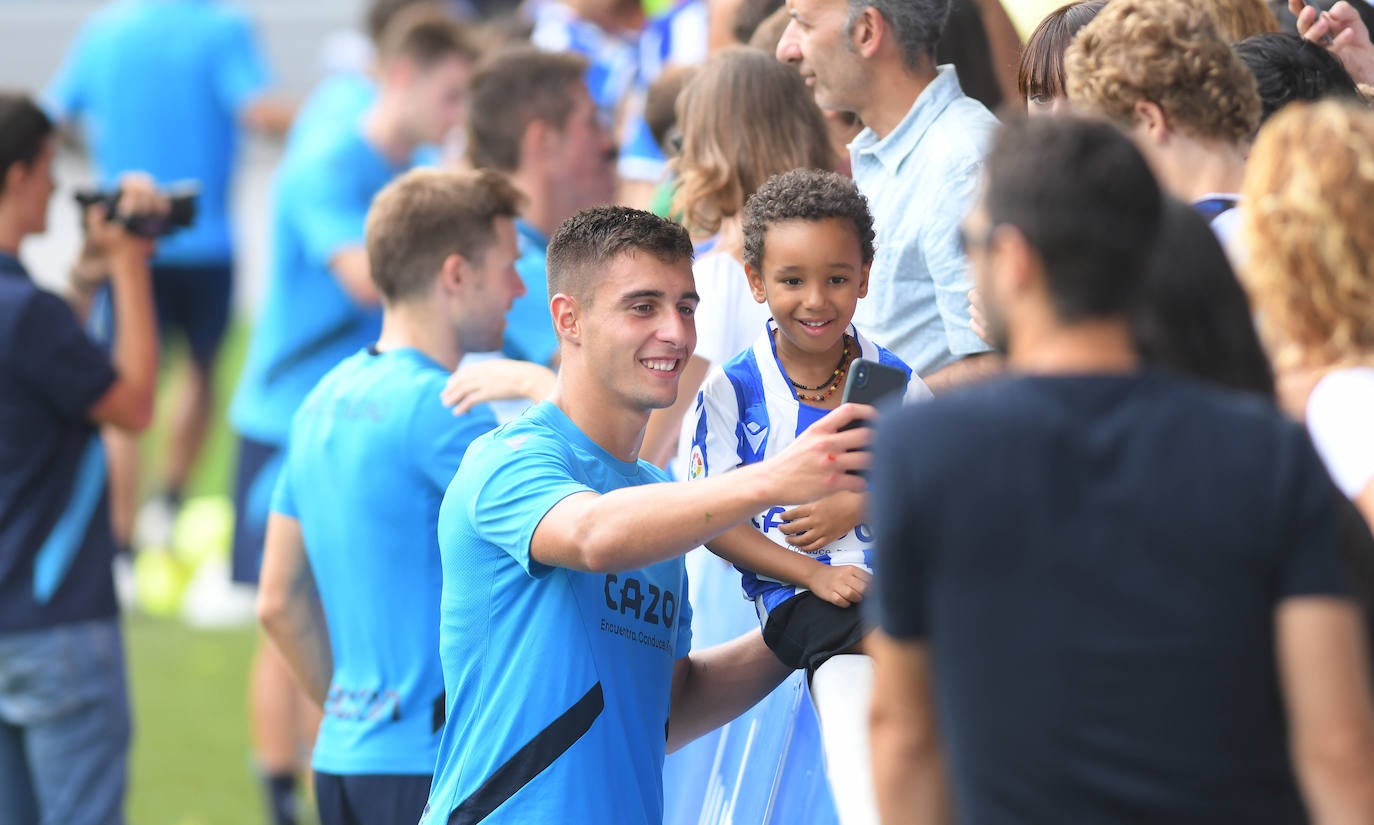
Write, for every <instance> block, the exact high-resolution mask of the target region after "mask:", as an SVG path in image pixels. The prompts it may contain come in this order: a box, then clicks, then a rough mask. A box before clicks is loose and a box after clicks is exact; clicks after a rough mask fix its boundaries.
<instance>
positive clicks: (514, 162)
mask: <svg viewBox="0 0 1374 825" xmlns="http://www.w3.org/2000/svg"><path fill="white" fill-rule="evenodd" d="M586 72H587V60H586V58H584V57H582V56H580V55H577V54H573V53H572V52H546V51H543V50H541V49H536V48H535V47H533V46H516V47H512V48H509V49H505V50H502V51H500V52H498V53H497V54H495V55H493V56H492V57H491V59H490V60H488V61H487V62H486V63H485V64H483V65H482V66H480V67H478V69H477V72H476V73H475V74H474V75H473V76H472V82H471V83H470V84H469V86H468V92H469V95H468V160H469V162H470V163H471V164H472V165H473V166H478V167H482V166H485V167H489V168H492V169H500V170H501V171H503V172H513V171H515V169H516V167H518V166H519V165H520V139H521V138H522V137H523V136H524V134H525V129H527V128H529V125H530V124H531V123H533V122H534V121H536V120H541V121H543V122H545V123H547V124H549V125H550V126H552V127H553V128H555V129H558V130H560V131H561V130H562V129H563V127H564V126H566V125H567V122H568V115H570V114H572V109H573V102H574V101H573V96H572V95H571V94H570V92H571V90H572V88H573V87H575V86H576V85H577V84H579V83H582V82H583V79H582V78H583V76H584V75H585V74H586Z"/></svg>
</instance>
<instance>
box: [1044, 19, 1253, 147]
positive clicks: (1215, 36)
mask: <svg viewBox="0 0 1374 825" xmlns="http://www.w3.org/2000/svg"><path fill="white" fill-rule="evenodd" d="M1064 71H1065V75H1066V80H1067V84H1066V85H1067V91H1068V94H1069V99H1070V100H1071V101H1072V102H1073V104H1074V105H1075V106H1077V107H1080V108H1082V109H1086V110H1089V111H1096V112H1099V113H1101V114H1103V115H1106V116H1107V117H1108V118H1111V119H1112V120H1114V121H1116V122H1117V123H1118V124H1119V125H1121V126H1123V127H1129V126H1130V125H1131V124H1132V123H1133V122H1134V117H1135V105H1136V103H1139V102H1141V101H1150V102H1153V103H1155V104H1156V105H1158V106H1159V108H1160V109H1161V110H1163V112H1164V116H1165V117H1166V118H1168V120H1169V124H1170V125H1171V126H1172V127H1173V128H1175V129H1179V130H1181V131H1183V132H1184V133H1186V134H1190V135H1192V136H1193V137H1197V138H1203V139H1211V140H1220V141H1224V142H1227V143H1239V142H1242V141H1246V140H1249V138H1250V136H1251V135H1253V134H1254V133H1255V129H1256V128H1257V127H1258V126H1259V119H1260V108H1261V106H1260V97H1259V92H1258V90H1257V89H1256V86H1255V78H1254V76H1253V75H1251V74H1250V71H1249V69H1247V68H1246V67H1245V64H1244V63H1243V62H1241V59H1240V58H1239V57H1237V56H1236V54H1235V53H1234V52H1233V51H1231V47H1230V45H1229V44H1228V43H1227V42H1226V39H1225V38H1224V37H1223V36H1222V34H1221V31H1220V29H1219V27H1218V25H1217V21H1216V18H1215V17H1214V16H1213V15H1212V14H1211V13H1210V12H1208V11H1206V10H1205V9H1204V8H1203V7H1201V6H1199V5H1198V4H1197V2H1196V0H1112V2H1110V3H1108V4H1107V7H1106V8H1105V9H1103V10H1102V12H1101V13H1100V14H1098V15H1097V17H1096V18H1094V19H1093V21H1092V22H1091V23H1089V24H1088V25H1086V26H1084V27H1083V29H1082V30H1081V31H1079V33H1078V35H1077V36H1076V37H1075V38H1074V39H1073V43H1072V44H1071V45H1070V46H1069V50H1068V52H1067V53H1066V54H1065V55H1064Z"/></svg>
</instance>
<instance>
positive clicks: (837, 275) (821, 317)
mask: <svg viewBox="0 0 1374 825" xmlns="http://www.w3.org/2000/svg"><path fill="white" fill-rule="evenodd" d="M747 269H748V272H749V286H750V288H751V289H752V290H753V293H754V300H756V301H758V302H759V303H764V302H767V304H768V309H769V311H770V312H772V313H773V320H775V321H776V322H777V324H778V332H779V333H780V335H781V336H782V337H783V338H784V339H786V341H787V343H788V344H790V345H791V347H792V348H794V349H795V350H797V351H798V354H803V353H804V354H806V355H816V356H819V355H822V354H830V353H833V352H836V351H837V349H838V348H839V347H842V346H843V336H844V333H845V330H846V329H847V328H848V327H849V322H850V320H851V319H853V317H854V309H855V307H856V306H857V305H858V303H859V299H860V298H862V297H864V295H866V294H867V293H868V266H867V265H866V264H864V262H863V251H862V248H861V247H860V244H859V237H858V234H857V233H856V232H855V229H854V223H853V222H852V221H850V220H847V219H845V218H824V219H822V220H818V221H809V220H787V221H780V222H778V223H774V224H770V225H769V226H768V228H767V229H766V230H765V234H764V242H763V260H762V266H761V267H760V268H759V269H755V268H754V267H748V268H747ZM779 343H780V344H781V342H779Z"/></svg>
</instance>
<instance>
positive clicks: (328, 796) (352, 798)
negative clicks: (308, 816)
mask: <svg viewBox="0 0 1374 825" xmlns="http://www.w3.org/2000/svg"><path fill="white" fill-rule="evenodd" d="M432 779H433V777H431V776H430V775H429V774H423V775H421V774H395V775H392V774H366V775H364V774H358V775H348V776H342V775H339V774H334V773H324V772H322V771H315V804H316V805H317V806H318V807H319V809H320V825H415V823H417V822H419V821H420V816H421V814H423V813H424V812H425V803H426V802H428V801H429V786H430V782H431V780H432Z"/></svg>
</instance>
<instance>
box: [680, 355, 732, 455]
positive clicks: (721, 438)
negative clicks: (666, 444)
mask: <svg viewBox="0 0 1374 825" xmlns="http://www.w3.org/2000/svg"><path fill="white" fill-rule="evenodd" d="M691 426H692V451H691V454H690V456H689V458H688V461H687V477H688V478H689V479H698V478H704V477H706V476H713V475H720V474H721V473H724V472H728V471H730V470H733V469H735V468H736V467H738V466H740V464H742V463H743V459H741V458H740V451H739V434H738V431H739V401H738V400H737V399H736V397H735V385H734V384H731V383H730V379H729V378H728V377H727V376H726V375H725V373H723V372H714V373H713V374H712V375H711V376H710V377H709V378H707V379H706V383H705V384H703V385H702V387H701V392H699V393H697V402H696V405H695V407H694V408H693V417H692V424H691Z"/></svg>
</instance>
